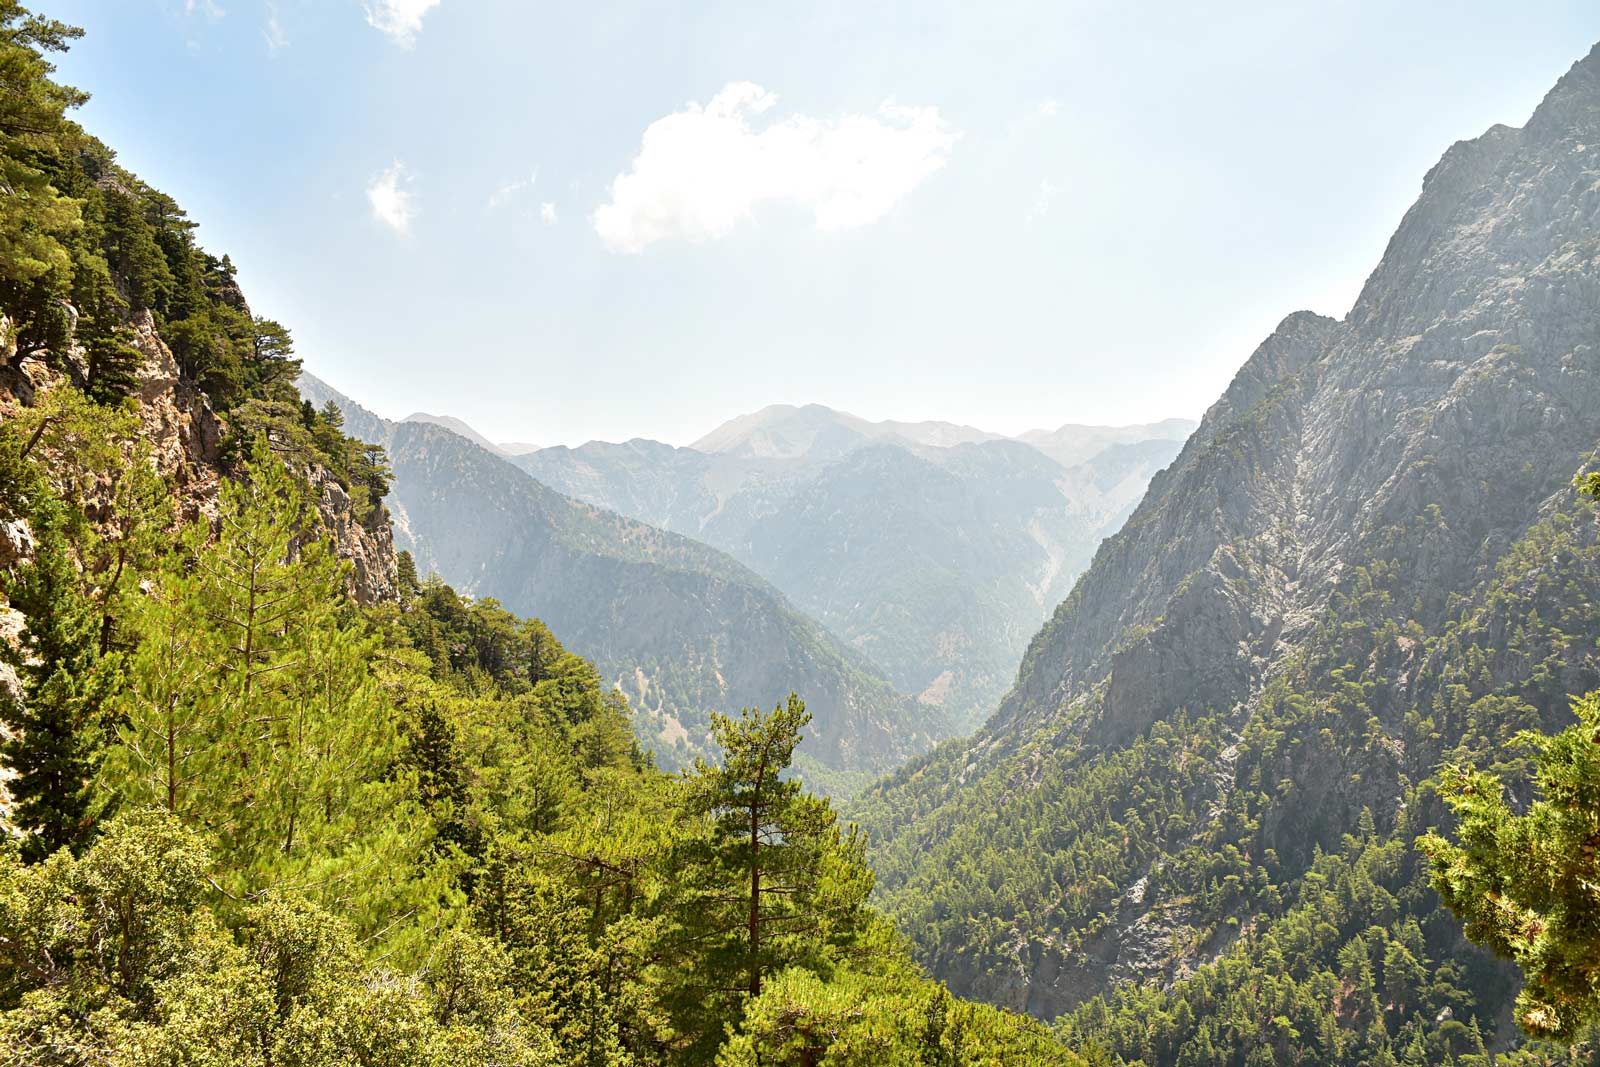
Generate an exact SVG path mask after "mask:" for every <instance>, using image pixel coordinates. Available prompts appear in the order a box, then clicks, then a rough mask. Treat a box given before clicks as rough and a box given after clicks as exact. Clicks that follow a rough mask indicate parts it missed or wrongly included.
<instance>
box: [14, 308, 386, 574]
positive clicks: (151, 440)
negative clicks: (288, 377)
mask: <svg viewBox="0 0 1600 1067" xmlns="http://www.w3.org/2000/svg"><path fill="white" fill-rule="evenodd" d="M243 299H244V298H243V296H242V294H241V295H239V296H238V300H239V301H240V302H241V303H242V302H243ZM246 313H247V314H248V307H247V306H246ZM3 322H4V319H3V317H0V323H3ZM128 327H129V330H130V334H129V339H130V344H131V345H132V346H133V348H135V349H136V350H137V351H138V352H139V354H140V355H141V356H142V357H143V362H142V363H141V365H140V366H139V367H138V369H137V371H136V374H135V384H134V387H133V389H132V391H131V393H130V397H131V399H132V400H133V401H134V402H135V408H136V410H137V413H138V416H139V420H140V422H141V424H142V426H143V428H144V436H145V440H146V441H147V442H148V444H149V445H150V452H151V460H152V462H153V463H154V464H155V466H156V469H157V470H158V471H159V473H160V474H161V475H162V477H163V478H165V479H166V481H167V483H168V485H169V486H170V487H171V489H172V492H173V496H174V500H175V503H176V505H177V511H178V514H179V517H180V518H181V519H183V520H184V521H194V520H196V519H205V520H210V519H213V518H215V516H216V505H217V491H218V485H219V483H220V481H221V479H222V478H224V477H226V476H227V473H228V472H227V470H226V465H225V463H224V461H223V456H222V445H223V440H224V438H225V436H226V434H227V431H228V427H227V422H226V420H225V419H224V418H223V417H222V416H220V415H218V414H217V412H216V411H215V410H214V409H213V408H212V405H211V401H210V399H209V398H208V397H207V396H206V394H205V392H204V391H203V390H202V389H201V388H200V387H199V386H198V385H196V384H195V383H194V382H192V381H190V380H188V379H187V378H185V377H184V376H183V375H182V373H180V371H179V368H178V363H177V360H176V359H174V358H173V355H172V350H171V349H170V348H169V347H168V346H167V343H166V342H165V341H164V340H163V339H162V337H161V335H160V332H159V330H158V328H157V325H156V321H155V317H154V316H153V315H152V314H151V313H150V311H149V310H147V309H141V310H139V311H136V312H134V313H133V314H132V315H131V316H130V319H129V322H128ZM4 333H5V331H4V330H3V329H0V336H3V335H4ZM65 364H66V367H67V371H66V373H62V372H60V371H56V370H53V369H51V368H50V366H49V365H48V363H47V360H46V359H44V358H39V357H29V358H24V359H21V360H19V359H17V358H16V348H15V346H14V345H13V346H6V347H0V418H4V417H6V415H7V414H8V413H11V412H15V411H16V410H17V409H18V407H19V406H21V405H29V404H32V403H33V402H34V401H35V400H36V399H37V398H38V397H39V396H41V395H43V394H44V393H45V392H48V391H49V390H50V389H51V388H54V387H56V386H57V385H59V384H61V383H62V382H67V381H71V380H72V379H73V378H74V377H78V378H81V375H82V364H83V357H82V353H81V352H80V351H78V350H77V349H76V348H75V349H74V350H73V351H72V352H71V353H69V355H68V357H67V359H66V361H65ZM300 473H301V474H302V475H303V476H304V477H305V478H306V481H307V483H308V485H309V486H310V489H311V494H312V499H313V501H314V502H315V504H316V507H317V511H318V514H319V516H320V518H321V521H322V528H323V534H324V535H325V536H327V537H329V538H330V539H331V540H332V542H333V545H334V548H335V551H336V552H337V554H338V555H339V557H340V558H341V559H345V560H348V561H349V562H350V564H351V594H352V595H353V596H354V597H355V598H356V600H357V601H358V602H360V603H363V604H372V603H380V602H385V601H390V600H393V599H394V598H395V595H396V589H395V586H396V570H395V567H396V554H395V548H394V537H393V533H392V531H391V530H390V528H389V524H388V522H387V518H386V516H385V514H384V513H383V511H382V509H377V510H375V511H374V512H373V514H372V515H370V516H369V517H367V518H366V519H365V520H358V519H357V516H356V513H355V509H354V507H353V505H352V502H351V499H350V495H349V493H347V492H346V491H345V490H344V489H343V488H342V487H341V486H340V485H339V483H338V481H337V480H336V479H335V478H334V476H333V475H332V473H331V472H330V471H328V470H327V469H326V468H324V467H321V466H316V465H312V466H309V467H307V468H306V469H304V470H302V471H301V472H300ZM7 518H9V517H8V516H5V515H4V514H3V507H0V521H5V520H6V519H7ZM4 565H5V564H4V562H3V561H0V566H4Z"/></svg>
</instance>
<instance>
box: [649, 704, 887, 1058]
mask: <svg viewBox="0 0 1600 1067" xmlns="http://www.w3.org/2000/svg"><path fill="white" fill-rule="evenodd" d="M810 719H811V716H810V715H809V714H808V713H807V712H806V710H805V704H804V703H803V702H802V701H801V700H800V698H799V697H798V696H796V695H794V694H790V696H789V699H788V701H787V702H786V703H784V704H779V705H778V706H777V707H775V708H774V709H773V710H772V712H771V713H770V714H765V715H764V714H762V713H761V712H760V711H758V710H757V709H755V708H746V709H744V711H743V712H742V713H741V714H740V716H739V717H738V718H736V719H735V718H730V717H728V716H725V715H720V714H713V716H712V731H713V736H714V737H715V739H716V742H717V744H718V745H719V746H721V748H722V752H723V756H722V762H721V763H719V764H709V763H707V762H705V761H704V760H697V761H696V764H695V767H694V769H693V770H692V771H691V772H690V774H689V775H688V777H687V779H686V781H685V788H686V790H687V800H686V803H687V805H688V810H689V813H690V815H691V817H692V818H694V819H696V820H697V821H698V823H699V825H700V827H701V829H700V832H698V833H696V834H694V835H692V836H691V837H690V838H689V839H688V840H687V841H686V842H685V844H684V845H683V846H681V848H680V850H679V854H678V855H677V856H676V857H675V858H674V861H673V866H674V867H675V868H676V869H677V870H678V871H679V872H681V873H680V875H679V877H678V878H677V879H676V884H675V886H674V889H673V891H674V893H675V894H676V895H675V899H674V901H673V905H672V908H671V913H672V919H673V923H674V933H673V935H672V948H674V949H675V950H676V951H677V952H678V953H680V954H681V955H680V958H679V963H680V970H679V977H678V985H677V988H675V989H674V990H672V991H671V992H670V993H669V995H668V998H667V999H668V1003H669V1004H670V1006H671V1007H672V1009H673V1010H674V1014H675V1016H676V1018H677V1020H678V1023H679V1026H680V1027H681V1028H682V1029H683V1030H684V1032H686V1033H688V1034H691V1035H694V1036H695V1038H696V1039H697V1040H700V1041H706V1040H710V1041H714V1040H715V1039H716V1038H717V1037H719V1036H720V1033H721V1030H722V1027H723V1026H724V1025H725V1024H727V1023H729V1022H732V1021H734V1020H736V1019H737V1018H738V1017H739V1013H740V1011H741V1010H742V1005H743V1004H744V1002H745V1000H746V999H747V998H753V997H758V996H760V995H761V990H762V985H763V982H764V981H765V980H766V979H767V977H768V976H769V975H771V974H772V973H774V972H775V971H776V970H778V969H779V968H781V967H783V966H787V965H801V966H805V965H811V966H821V965H822V964H823V963H824V962H825V961H826V960H827V959H828V958H829V957H830V956H831V955H832V953H833V951H835V950H837V949H838V948H839V947H841V946H843V945H845V944H848V943H850V942H851V941H852V940H853V939H854V938H855V936H856V935H857V934H858V932H859V924H860V922H861V920H862V910H861V909H862V905H863V904H864V903H865V901H866V897H867V894H868V893H869V892H871V889H872V874H871V872H870V870H869V869H868V868H867V866H866V862H865V859H864V857H863V842H862V841H861V840H860V839H859V838H857V837H856V836H855V834H854V832H853V831H852V833H851V834H850V835H849V836H846V835H844V834H843V833H842V832H841V831H840V828H839V825H838V819H837V816H836V815H835V814H834V812H833V809H832V807H831V806H830V805H829V804H828V802H827V801H826V800H824V799H821V798H818V797H814V796H812V795H810V794H808V793H806V792H805V791H804V789H803V788H802V787H801V784H800V782H799V781H797V780H795V779H794V778H785V777H784V775H785V772H786V771H787V770H788V769H789V767H790V764H791V763H792V762H793V758H794V752H795V748H796V747H797V746H798V745H799V743H800V739H801V730H802V729H803V728H804V727H805V725H806V723H808V722H809V721H810Z"/></svg>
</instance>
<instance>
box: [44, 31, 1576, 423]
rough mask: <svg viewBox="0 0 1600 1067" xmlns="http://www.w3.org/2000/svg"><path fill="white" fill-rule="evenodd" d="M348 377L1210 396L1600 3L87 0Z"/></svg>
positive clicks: (473, 396) (221, 247)
mask: <svg viewBox="0 0 1600 1067" xmlns="http://www.w3.org/2000/svg"><path fill="white" fill-rule="evenodd" d="M31 6H34V7H37V8H39V9H40V10H42V11H44V12H45V13H48V14H50V15H53V16H54V17H57V18H61V19H64V20H67V21H70V22H73V23H76V24H78V25H81V26H83V27H84V28H85V29H86V30H87V31H88V36H87V37H86V38H85V39H84V40H83V41H81V42H79V44H78V45H77V46H76V47H75V49H74V50H73V52H72V53H71V54H70V55H69V56H67V57H65V58H64V59H63V60H62V62H61V64H60V67H61V73H62V76H63V78H64V79H65V80H67V81H69V82H71V83H73V84H75V85H78V86H79V87H81V88H84V89H87V90H89V91H90V92H91V93H92V94H93V99H92V100H91V101H90V103H89V104H88V105H87V106H86V107H85V108H84V109H83V110H82V112H81V113H80V114H79V116H78V117H79V119H80V121H82V122H83V123H84V125H85V126H87V127H88V128H89V129H90V130H91V131H93V132H94V133H96V134H98V135H99V136H101V137H102V138H103V139H104V140H106V141H107V142H108V143H109V144H110V145H111V146H112V147H113V148H115V149H117V150H118V152H119V154H120V158H121V161H122V162H123V163H124V164H125V165H126V166H128V167H129V168H131V169H132V170H134V171H136V172H137V173H139V174H140V176H141V177H143V178H144V179H145V180H146V181H148V182H150V183H151V184H153V185H155V186H157V187H159V188H161V189H163V190H165V191H166V192H168V193H170V194H172V195H173V196H174V197H176V198H177V199H178V201H179V202H180V203H182V204H183V205H184V206H185V207H186V208H187V210H188V211H189V213H190V215H191V217H192V218H193V219H194V220H196V221H197V222H198V223H199V225H200V236H201V240H202V242H203V243H204V244H205V245H206V246H207V247H208V248H209V249H211V250H212V251H214V252H217V253H222V252H227V253H229V254H230V255H231V256H232V257H233V259H234V261H235V263H236V264H238V266H239V271H240V276H241V279H242V281H243V282H244V284H245V287H246V292H247V294H248V295H249V296H250V298H251V301H252V304H253V306H254V307H255V309H256V310H257V312H258V313H262V314H267V315H271V316H273V317H275V318H278V319H280V320H282V321H283V322H284V323H285V324H287V325H288V326H290V327H291V329H292V330H293V331H294V334H295V337H296V340H297V342H298V348H299V352H300V354H301V356H303V357H304V358H305V360H306V363H307V366H308V367H309V368H310V369H311V370H313V371H315V372H316V373H318V374H320V375H321V376H323V377H324V378H326V379H328V380H329V381H330V382H332V383H333V384H334V385H336V386H338V387H339V388H341V389H343V390H345V391H346V392H348V393H350V394H351V395H352V396H354V397H355V398H357V399H358V400H360V401H362V402H363V403H365V404H367V405H368V406H369V407H371V408H373V409H375V410H377V411H379V412H380V413H382V414H385V415H389V416H391V417H399V416H402V415H405V414H407V413H409V412H411V411H413V410H417V409H422V410H428V411H433V412H441V413H450V414H454V415H457V416H460V417H462V418H465V419H467V420H468V421H469V422H471V423H473V424H474V425H475V426H476V427H477V428H478V429H480V430H482V431H483V432H485V433H486V434H488V435H489V436H491V437H493V438H495V439H497V440H517V441H528V442H535V443H539V444H556V443H566V444H577V443H580V442H582V441H585V440H589V439H592V438H599V439H606V440H620V439H625V438H628V437H634V436H643V437H654V438H658V439H661V440H666V441H671V442H673V443H687V442H688V441H690V440H692V439H694V438H696V437H698V436H699V435H701V434H702V433H704V432H706V431H707V430H709V429H711V428H712V427H713V426H715V425H716V424H718V423H720V422H722V421H723V420H725V419H727V418H729V417H731V416H734V415H736V414H739V413H742V412H745V411H750V410H754V409H756V408H759V407H762V406H764V405H766V404H769V403H776V402H788V403H806V402H819V403H824V404H828V405H830V406H833V407H838V408H841V409H844V410H848V411H852V412H855V413H857V414H860V415H863V416H867V417H870V418H898V419H925V418H938V419H948V420H950V421H954V422H965V423H971V424H974V425H978V426H981V427H984V428H986V429H991V430H995V431H1000V432H1020V431H1022V430H1025V429H1028V428H1030V427H1034V426H1055V425H1058V424H1061V423H1064V422H1069V421H1073V422H1118V423H1121V422H1133V421H1147V420H1154V419H1157V418H1162V417H1166V416H1172V415H1185V416H1198V415H1199V414H1200V413H1201V412H1202V411H1203V410H1204V409H1205V407H1206V406H1207V405H1208V404H1209V403H1210V402H1211V400H1213V399H1214V398H1215V397H1216V395H1217V394H1218V393H1219V392H1220V391H1221V390H1222V388H1223V387H1225V386H1226V384H1227V382H1228V380H1229V379H1230V378H1231V376H1232V374H1233V372H1234V370H1235V369H1236V368H1237V367H1238V365H1239V363H1240V362H1241V361H1242V360H1243V359H1244V358H1245V357H1246V356H1247V355H1248V354H1249V352H1250V350H1251V349H1252V348H1253V347H1254V345H1255V344H1256V343H1257V342H1259V341H1260V340H1261V339H1262V338H1263V337H1265V336H1266V335H1267V334H1268V333H1269V332H1270V331H1271V329H1272V327H1273V326H1274V325H1275V324H1276V323H1277V322H1278V321H1279V319H1281V318H1282V317H1283V315H1285V314H1286V313H1288V312H1290V311H1293V310H1296V309H1298V308H1311V309H1313V310H1317V311H1322V312H1325V313H1329V314H1334V315H1342V314H1344V312H1345V311H1346V310H1347V309H1348V307H1349V305H1350V303H1351V302H1352V300H1353V299H1354V297H1355V294H1356V292H1357V290H1358V288H1359V286H1360V284H1361V282H1362V281H1363V280H1364V278H1365V276H1366V274H1367V273H1368V272H1369V271H1370V270H1371V269H1372V267H1373V266H1374V265H1375V264H1376V262H1377V259H1378V256H1379V255H1380V254H1381V252H1382V250H1383V246H1384V244H1385V242H1386V241H1387V239H1388V236H1389V234H1390V233H1391V232H1392V231H1393V229H1394V227H1395V225H1396V224H1397V223H1398V221H1399V218H1400V215H1401V213H1402V212H1403V211H1404V210H1405V208H1406V206H1407V205H1408V204H1409V203H1410V202H1411V200H1412V199H1413V198H1414V197H1415V195H1416V192H1417V190H1418V188H1419V187H1420V184H1421V180H1422V175H1423V174H1424V173H1425V172H1426V170H1427V169H1428V167H1430V166H1431V165H1432V164H1433V163H1434V162H1435V160H1436V159H1437V158H1438V156H1439V155H1440V154H1441V153H1442V152H1443V151H1444V149H1445V148H1446V147H1447V146H1448V145H1449V144H1450V143H1451V142H1453V141H1455V140H1459V139H1462V138H1467V137H1473V136H1476V135H1477V134H1479V133H1481V132H1482V131H1483V130H1484V129H1485V128H1487V127H1488V126H1489V125H1491V124H1493V123H1496V122H1505V123H1509V124H1514V125H1520V124H1521V123H1522V122H1524V121H1525V120H1526V118H1527V116H1528V113H1529V112H1530V111H1531V110H1532V108H1533V107H1534V105H1535V104H1536V103H1537V102H1538V100H1539V98H1540V97H1541V96H1542V95H1543V93H1544V92H1545V91H1546V90H1547V89H1548V88H1549V86H1550V85H1551V84H1552V83H1553V82H1554V81H1555V79H1556V78H1557V77H1558V76H1559V75H1560V74H1561V73H1562V72H1564V71H1565V70H1566V69H1567V67H1568V66H1570V65H1571V64H1572V62H1573V61H1575V60H1576V59H1578V58H1579V57H1580V56H1582V55H1583V54H1585V53H1586V52H1587V51H1588V50H1589V48H1590V46H1591V45H1592V44H1593V43H1594V42H1595V41H1596V40H1600V5H1596V4H1594V3H1593V2H1592V0H1520V2H1518V3H1516V4H1512V3H1509V2H1506V0H1497V2H1480V0H1451V2H1443V0H1437V2H1429V3H1421V2H1416V3H1405V4H1395V3H1393V2H1392V0H1323V2H1318V3H1309V2H1295V0H1277V2H1272V3H1268V2H1261V3H1227V2H1220V3H1208V4H1194V3H1189V2H1170V3H1169V2H1160V3H1157V2H1145V3H1121V2H1074V0H1044V2H1037V3H1034V2H1022V3H999V2H986V3H982V4H978V3H966V4H941V3H938V2H935V0H919V2H915V3H912V2H896V0H887V2H877V3H862V2H860V0H852V2H838V3H832V2H821V3H810V4H806V3H800V4H795V3H786V4H763V3H750V2H745V3H718V2H699V3H670V2H650V3H636V4H627V5H618V4H611V3H607V2H605V0H591V2H587V3H582V4H545V3H530V2H513V0H365V2H363V0H273V2H267V0H55V2H48V3H47V2H35V3H33V4H31Z"/></svg>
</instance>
